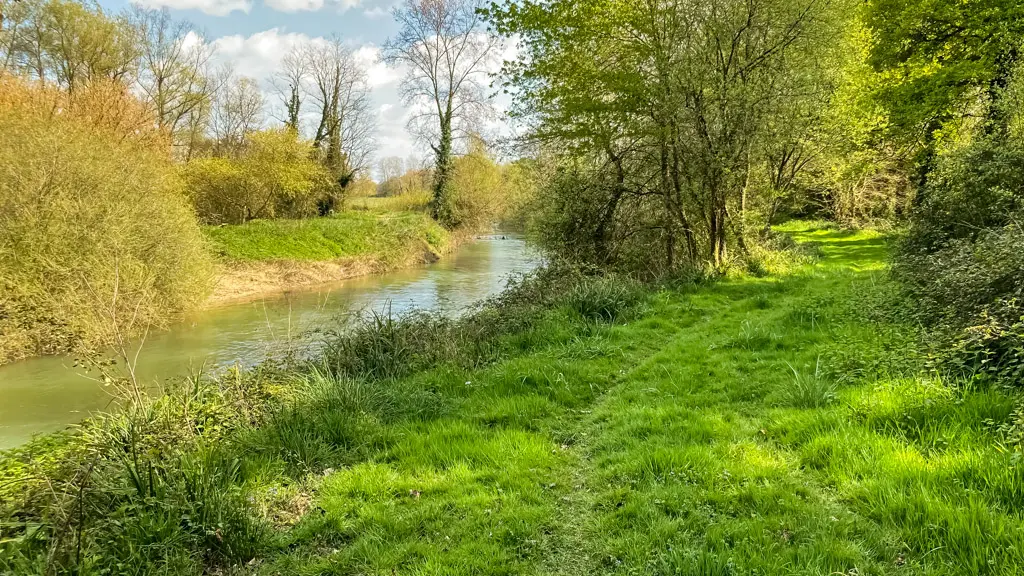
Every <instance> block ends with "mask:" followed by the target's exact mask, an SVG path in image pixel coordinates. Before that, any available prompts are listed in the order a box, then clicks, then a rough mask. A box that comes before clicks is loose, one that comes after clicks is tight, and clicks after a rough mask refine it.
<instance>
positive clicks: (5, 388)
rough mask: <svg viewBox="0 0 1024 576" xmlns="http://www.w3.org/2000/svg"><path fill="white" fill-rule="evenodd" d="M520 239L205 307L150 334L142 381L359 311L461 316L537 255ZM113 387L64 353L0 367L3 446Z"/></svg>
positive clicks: (247, 359)
mask: <svg viewBox="0 0 1024 576" xmlns="http://www.w3.org/2000/svg"><path fill="white" fill-rule="evenodd" d="M538 261H539V260H538V258H537V257H536V255H535V254H534V253H532V252H531V251H530V250H528V249H527V248H526V246H525V244H524V243H523V241H522V240H520V239H517V238H511V237H504V236H490V237H484V238H481V239H479V240H477V241H475V242H471V243H468V244H466V245H464V246H463V247H462V248H461V249H460V250H459V251H458V252H457V253H456V254H454V255H452V256H450V257H448V258H444V259H442V260H441V261H439V262H437V263H435V264H431V265H429V266H424V267H421V268H413V269H408V270H401V271H398V272H394V273H390V274H386V275H382V276H370V277H365V278H357V279H352V280H347V281H345V282H342V283H338V284H334V285H327V286H320V287H317V288H315V289H307V290H300V291H294V292H291V293H287V294H282V295H277V296H274V297H272V298H264V299H260V300H254V301H250V302H245V303H239V304H232V305H227V306H222V307H218V308H215V309H211V310H204V311H202V312H201V313H198V314H196V315H195V316H194V317H192V318H189V319H187V320H186V321H185V322H183V323H181V324H180V325H178V326H176V327H174V328H173V329H171V330H169V331H166V332H161V333H158V334H151V335H150V336H149V337H148V338H147V339H146V341H145V343H144V345H143V347H142V350H141V353H140V355H139V362H138V371H139V374H141V377H142V379H143V381H144V382H146V383H148V384H153V385H155V384H156V383H158V382H160V381H161V380H164V379H167V378H173V377H176V376H180V375H183V374H186V373H188V371H189V370H190V367H192V368H194V367H199V366H203V365H205V366H206V367H208V368H216V367H222V366H228V365H231V364H234V363H236V362H237V363H241V364H245V365H249V364H253V363H255V362H259V361H260V360H262V359H264V358H266V357H267V356H268V355H270V354H274V353H279V352H280V351H282V350H283V349H287V348H289V347H295V346H308V345H311V344H309V341H310V339H311V336H310V332H314V333H315V330H317V329H325V328H326V329H329V328H335V327H338V326H340V325H343V324H344V322H346V321H347V319H349V318H351V317H352V315H353V314H355V313H358V312H360V311H368V310H378V311H380V310H384V309H386V308H387V307H390V308H391V310H392V311H393V312H401V311H405V310H409V309H413V308H418V309H426V310H439V311H442V312H444V313H450V314H456V313H458V312H459V311H460V310H462V309H464V308H465V307H466V306H468V305H470V304H472V303H473V302H476V301H478V300H480V299H481V298H485V297H487V296H490V295H492V294H495V293H497V292H500V291H501V290H502V288H504V286H505V283H506V281H507V279H508V277H509V276H510V275H512V274H516V273H520V272H525V271H528V270H530V269H532V268H533V267H535V266H536V265H537V263H538ZM110 404H111V397H110V395H109V394H108V393H107V392H106V391H105V390H104V388H103V386H102V385H100V384H99V383H98V382H96V381H94V380H92V379H90V378H89V377H88V375H87V374H84V373H83V372H82V371H81V370H79V369H77V368H75V367H74V360H73V359H71V358H66V357H42V358H32V359H29V360H25V361H22V362H16V363H14V364H9V365H6V366H0V449H3V448H10V447H12V446H17V445H19V444H22V443H24V442H25V441H27V440H29V439H30V438H31V437H32V436H33V435H35V434H40V433H45V432H51V431H54V430H58V429H60V428H63V427H65V426H67V425H68V424H71V423H74V422H78V421H80V420H82V419H83V418H85V417H87V416H88V415H89V413H91V412H94V411H97V410H103V409H105V408H108V407H109V406H110Z"/></svg>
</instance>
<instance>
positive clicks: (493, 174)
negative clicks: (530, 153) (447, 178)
mask: <svg viewBox="0 0 1024 576" xmlns="http://www.w3.org/2000/svg"><path fill="white" fill-rule="evenodd" d="M502 184H503V182H502V174H501V167H500V166H498V164H497V163H495V162H494V160H492V159H491V158H490V156H489V155H488V154H487V150H486V149H485V148H484V146H483V143H482V142H481V141H480V140H474V143H473V145H472V147H471V149H470V152H469V154H466V155H465V156H460V157H458V158H456V159H455V161H454V162H453V170H452V179H451V198H450V203H451V205H450V207H449V212H450V218H451V222H450V224H452V226H453V227H458V228H464V229H467V230H483V229H485V228H486V227H487V226H490V225H491V224H493V223H494V222H495V220H497V219H498V218H499V217H500V216H501V215H502V214H503V213H504V208H505V196H504V194H503V192H504V191H503V187H502Z"/></svg>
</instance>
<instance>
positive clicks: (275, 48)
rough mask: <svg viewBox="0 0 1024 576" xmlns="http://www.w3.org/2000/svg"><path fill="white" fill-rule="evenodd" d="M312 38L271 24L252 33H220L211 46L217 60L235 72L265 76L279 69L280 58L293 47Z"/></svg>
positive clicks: (265, 78) (257, 76) (311, 40)
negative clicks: (266, 28) (223, 34)
mask: <svg viewBox="0 0 1024 576" xmlns="http://www.w3.org/2000/svg"><path fill="white" fill-rule="evenodd" d="M314 41H315V40H314V39H312V38H310V37H309V36H307V35H305V34H296V33H282V32H281V31H280V30H279V29H277V28H271V29H270V30H264V31H263V32H257V33H255V34H253V35H251V36H242V35H241V34H235V35H233V36H223V37H221V38H218V39H216V40H214V41H213V46H214V49H215V52H214V54H215V58H216V60H217V61H218V62H220V63H225V64H230V65H231V67H232V68H234V70H235V72H236V73H237V74H239V75H241V76H249V77H251V78H256V79H257V80H268V79H269V78H270V77H271V76H272V75H273V74H274V72H277V71H278V70H280V68H281V60H282V59H283V58H284V56H285V54H287V53H288V52H289V51H290V50H291V49H292V48H293V47H295V46H299V45H301V44H305V43H308V42H314Z"/></svg>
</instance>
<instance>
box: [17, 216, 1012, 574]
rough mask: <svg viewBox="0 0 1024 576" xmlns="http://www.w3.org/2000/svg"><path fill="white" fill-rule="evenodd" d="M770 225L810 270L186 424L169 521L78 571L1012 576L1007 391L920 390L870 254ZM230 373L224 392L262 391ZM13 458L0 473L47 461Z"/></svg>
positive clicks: (536, 325) (366, 369)
mask: <svg viewBox="0 0 1024 576" xmlns="http://www.w3.org/2000/svg"><path fill="white" fill-rule="evenodd" d="M783 228H784V229H786V230H787V232H788V233H789V234H790V235H791V236H793V237H794V238H796V239H797V240H798V241H799V242H800V243H801V245H803V246H812V247H814V250H815V252H816V253H817V254H818V259H817V261H816V262H814V263H812V264H804V265H801V266H799V267H797V268H796V269H793V270H791V271H789V272H788V273H786V274H780V275H768V276H761V277H756V276H751V275H736V276H731V277H726V278H723V279H720V280H718V281H715V282H708V281H700V282H696V283H695V282H692V281H689V280H688V281H678V282H671V281H665V282H662V283H660V284H659V285H657V286H655V287H644V286H641V285H636V284H633V283H630V282H627V281H624V280H621V279H620V280H609V279H596V280H593V279H592V280H579V279H577V280H574V281H573V282H563V283H562V284H561V285H562V286H563V287H562V288H560V289H558V290H548V291H547V292H546V293H548V294H549V296H548V297H547V299H546V300H545V299H543V298H540V297H539V296H538V295H537V294H531V293H529V292H528V291H527V292H522V289H521V290H520V293H519V295H518V296H517V293H516V292H515V291H513V292H511V293H509V294H507V295H506V296H504V297H503V298H505V300H504V308H502V307H498V308H494V309H492V310H490V311H488V310H487V309H482V310H481V311H478V312H477V313H476V315H475V316H474V315H471V317H470V318H468V319H466V320H463V321H461V323H456V324H450V323H449V324H445V323H441V324H439V322H441V321H440V320H431V319H429V318H422V317H420V318H407V319H404V320H401V319H400V320H394V319H388V318H378V319H377V322H376V323H371V324H368V325H366V326H365V327H364V328H362V329H361V330H358V331H356V333H354V334H349V335H347V336H344V337H341V336H339V338H343V340H344V343H340V341H339V342H337V343H335V350H341V351H343V353H337V354H335V355H334V356H330V355H328V356H327V357H326V358H325V359H324V361H323V362H322V363H320V364H318V365H317V366H316V367H315V368H309V367H306V368H302V369H293V370H292V371H290V372H285V373H276V375H273V376H264V380H263V381H262V384H261V385H260V386H259V387H255V388H249V389H248V390H249V391H248V392H246V393H245V394H242V395H240V396H237V398H247V399H248V400H246V401H245V402H241V401H236V402H235V403H234V404H232V406H235V408H232V410H233V412H232V413H231V416H230V417H228V416H227V415H226V414H224V413H213V414H208V415H207V416H206V419H205V420H201V421H203V422H216V423H217V425H218V426H220V427H222V430H218V431H213V430H211V431H205V430H203V431H200V432H198V437H199V438H205V440H201V441H199V442H197V443H195V444H191V446H194V447H198V448H194V449H193V452H192V453H191V454H189V455H184V456H181V457H180V458H182V460H180V461H181V462H184V464H182V466H183V469H184V471H183V472H180V474H183V475H184V477H185V478H186V480H181V479H178V480H175V479H174V478H175V475H174V474H164V473H163V472H158V473H157V478H161V479H164V480H161V481H162V482H166V485H165V486H164V488H161V489H160V490H161V492H160V494H161V496H160V500H161V504H160V506H156V505H155V501H152V502H151V504H150V505H147V504H145V502H146V501H145V500H141V501H140V502H136V504H135V506H137V508H133V509H132V510H133V512H132V513H131V514H129V515H125V516H124V517H118V514H123V513H124V512H123V509H119V510H118V512H117V513H115V514H113V515H112V516H111V517H110V518H107V519H106V520H97V521H96V522H97V525H98V526H103V525H106V526H107V528H108V531H107V532H104V533H103V535H102V536H96V535H95V534H94V535H92V536H90V539H95V540H89V541H90V542H92V544H90V546H94V548H91V549H92V554H94V558H95V560H94V565H93V566H92V568H96V569H98V567H99V566H101V565H102V566H109V565H111V563H113V564H112V565H114V566H122V567H123V566H139V567H141V568H140V570H139V571H138V572H139V573H142V572H146V571H152V570H155V569H159V570H161V571H165V572H168V573H197V572H199V571H202V570H206V571H210V570H216V571H220V572H222V573H254V574H594V573H600V574H694V575H697V574H700V575H719V574H722V575H725V574H770V575H774V574H929V575H931V574H968V573H970V574H1018V573H1024V559H1022V558H1021V552H1020V551H1021V550H1024V546H1022V545H1024V542H1022V538H1024V536H1022V535H1024V531H1022V530H1021V528H1022V526H1021V524H1022V520H1021V518H1020V515H1019V512H1018V511H1019V510H1020V507H1021V504H1022V503H1024V492H1022V490H1021V486H1024V482H1022V480H1024V478H1022V475H1024V472H1022V469H1021V467H1020V465H1019V463H1018V461H1019V444H1017V443H1016V441H1015V440H1014V438H1017V437H1019V436H1017V435H1015V434H1014V430H1015V429H1017V427H1018V425H1017V422H1018V421H1019V416H1018V412H1017V411H1016V406H1017V400H1016V398H1015V396H1014V395H1012V394H1011V393H1009V392H1007V391H1005V390H1003V389H1000V388H997V387H994V386H992V385H985V384H983V383H981V382H980V381H968V380H953V379H951V378H949V377H946V378H944V377H941V376H940V375H938V374H933V373H930V372H927V371H925V370H924V366H925V359H924V357H923V355H922V353H921V352H920V350H921V346H920V343H919V340H918V338H919V333H918V332H917V330H916V329H915V328H913V327H912V326H910V325H908V324H905V323H902V322H900V321H898V320H896V319H894V318H892V316H891V313H890V310H891V308H890V306H891V298H892V297H893V294H892V289H891V285H890V281H889V280H888V278H887V270H886V265H885V258H886V252H887V244H886V239H885V238H884V237H883V236H882V235H880V234H878V233H874V232H868V231H851V230H840V229H837V228H835V227H834V226H820V225H812V224H801V223H797V224H791V225H788V226H785V227H783ZM517 298H518V300H517ZM523 301H536V302H535V303H533V304H530V305H526V304H524V303H523ZM502 309H505V310H510V309H514V310H516V311H517V312H516V313H515V314H510V313H507V312H501V310H502ZM527 312H528V313H527ZM474 326H475V327H474ZM490 326H497V328H489V329H485V328H484V327H490ZM425 334H442V336H440V337H434V338H431V337H426V336H424V335H425ZM459 338H462V339H463V340H459ZM451 342H455V344H457V346H451V347H449V348H445V344H446V343H447V344H450V343H451ZM469 342H476V343H477V346H475V347H474V346H471V345H464V346H462V345H458V344H468V343H469ZM396 359H399V360H401V362H395V360H396ZM389 367H390V368H389ZM268 374H269V373H268ZM233 378H234V380H231V379H230V378H222V379H221V380H219V382H220V384H219V387H220V389H221V390H222V392H221V393H222V394H223V390H224V389H226V388H227V386H228V383H230V382H235V384H233V385H234V386H236V387H238V388H244V387H245V386H251V385H252V383H253V382H256V381H258V380H259V379H258V378H257V379H255V380H254V379H253V377H252V375H249V376H248V377H243V376H242V375H240V374H235V375H234V376H233ZM244 383H249V384H244ZM275 386H276V388H275ZM198 389H199V387H198V386H197V390H198ZM255 390H263V391H264V392H261V393H256V392H255ZM268 390H270V392H266V391H268ZM274 390H277V391H276V392H274ZM281 390H287V392H286V393H282V392H281ZM275 395H278V396H279V397H287V398H288V399H287V401H284V400H277V401H275V402H273V403H272V405H273V407H271V408H258V406H259V405H260V402H263V401H264V400H265V399H266V398H267V397H274V396H275ZM260 399H263V400H260ZM201 405H202V403H201V402H199V401H198V400H194V406H195V407H194V408H193V410H195V411H196V412H199V411H200V409H199V408H198V407H199V406H201ZM211 405H213V406H217V405H219V404H211ZM238 406H246V407H248V408H246V410H241V409H240V408H238ZM248 411H251V414H252V415H251V416H250V418H251V420H250V418H246V417H245V414H250V412H248ZM261 411H262V414H263V415H262V416H259V415H257V414H258V413H260V412H261ZM186 415H187V414H186ZM249 422H258V424H250V423H249ZM113 429H117V428H116V427H114V428H113ZM224 430H227V431H226V432H225V431H224ZM115 437H117V435H115ZM120 437H121V438H124V436H123V435H122V436H120ZM108 440H109V438H108ZM122 441H123V440H122ZM115 444H116V443H115ZM177 445H181V442H180V438H178V444H177ZM26 450H27V451H26V452H24V453H22V454H21V455H20V456H19V455H16V454H14V455H10V456H9V459H8V462H7V470H8V471H9V470H11V469H12V468H11V464H12V463H13V462H15V461H18V462H22V463H23V464H24V465H28V464H27V463H31V462H38V461H40V460H41V459H40V458H38V454H37V455H36V456H35V457H33V456H32V454H31V453H30V452H31V448H29V449H26ZM49 450H52V448H49ZM167 460H168V456H167V455H166V454H164V455H163V456H162V457H161V459H160V461H167ZM154 461H155V460H154ZM176 474H177V473H176ZM129 476H131V477H134V476H135V475H129ZM141 476H142V478H143V479H144V478H145V475H141ZM151 482H152V480H151ZM157 484H158V485H160V482H159V481H158V482H157ZM180 484H183V485H185V486H191V487H192V488H190V489H189V490H186V491H185V494H188V495H189V496H187V497H186V496H178V497H177V498H181V499H182V500H181V501H180V502H179V501H178V500H176V499H175V498H176V497H172V496H171V494H174V493H176V491H177V490H179V489H180V488H176V487H175V486H178V485H180ZM7 485H8V486H9V485H10V484H9V483H8V484H7ZM197 486H201V487H205V488H202V489H198V488H196V487H197ZM186 500H187V501H188V503H187V504H186V503H185V501H186ZM129 501H131V498H129ZM175 502H177V504H175ZM181 508H184V509H185V510H184V511H183V510H182V509H181ZM179 515H180V516H183V517H187V518H189V521H188V522H190V523H191V524H189V523H183V522H182V521H181V519H180V518H179ZM165 516H166V517H165ZM158 518H163V522H165V523H167V522H169V524H166V525H165V524H160V523H159V522H157V519H158ZM109 522H115V524H105V523H109ZM158 524H159V525H161V526H163V530H164V531H163V532H161V531H160V530H155V529H154V525H158ZM94 529H96V528H94ZM172 536H173V537H172ZM115 542H118V543H120V545H119V546H117V547H114V546H113V544H114V543H115ZM3 546H4V548H3V549H2V550H3V552H4V554H3V555H2V556H0V557H2V558H3V559H4V560H3V561H4V562H6V564H0V565H3V566H4V567H5V570H12V571H14V572H21V571H24V570H25V568H26V567H27V566H30V565H32V564H31V561H30V558H31V557H32V550H33V548H32V547H31V546H30V545H29V543H28V541H27V540H25V536H24V535H22V536H20V537H15V538H13V539H11V540H8V541H7V542H6V543H4V544H3Z"/></svg>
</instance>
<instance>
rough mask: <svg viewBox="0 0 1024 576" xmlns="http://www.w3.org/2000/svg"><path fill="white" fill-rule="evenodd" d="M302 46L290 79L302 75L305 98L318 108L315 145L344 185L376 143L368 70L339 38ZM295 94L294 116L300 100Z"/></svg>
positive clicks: (363, 165)
mask: <svg viewBox="0 0 1024 576" xmlns="http://www.w3.org/2000/svg"><path fill="white" fill-rule="evenodd" d="M300 50H301V61H302V62H303V67H304V69H303V70H302V72H300V73H298V74H297V75H294V78H293V79H305V85H306V91H307V93H308V94H309V99H310V100H312V102H313V105H314V106H315V107H316V110H317V115H318V121H317V124H316V126H317V128H316V132H315V134H314V136H313V146H314V147H316V149H317V150H318V151H319V153H320V155H321V159H322V161H323V162H324V165H325V166H327V168H328V169H329V170H331V172H332V173H333V174H334V175H335V178H336V179H337V181H338V183H339V184H340V185H341V186H342V187H345V186H346V185H347V184H348V183H349V182H350V181H352V180H353V179H354V178H355V176H356V174H357V173H358V172H359V171H360V170H365V169H367V168H369V166H368V164H369V160H370V157H371V156H372V154H373V149H374V146H375V142H374V138H373V133H374V128H375V126H374V117H373V114H372V112H373V111H372V108H371V103H370V89H369V84H368V83H367V79H366V71H365V70H363V69H362V68H361V67H360V65H359V63H358V62H356V60H355V57H354V55H353V53H352V51H351V50H349V49H348V48H346V47H345V45H344V44H343V43H342V41H341V39H340V38H336V37H335V38H331V39H329V40H327V41H325V42H322V43H321V42H318V43H314V44H310V45H306V46H304V47H302V48H300ZM295 71H296V72H297V71H298V69H296V70H295ZM295 94H296V96H295V98H294V102H295V120H297V119H298V107H299V100H298V97H297V93H295Z"/></svg>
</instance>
